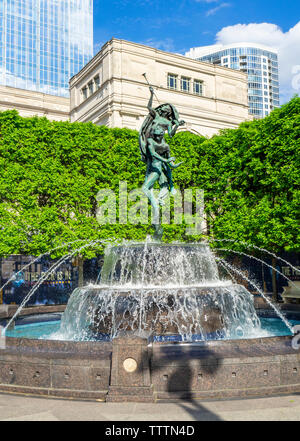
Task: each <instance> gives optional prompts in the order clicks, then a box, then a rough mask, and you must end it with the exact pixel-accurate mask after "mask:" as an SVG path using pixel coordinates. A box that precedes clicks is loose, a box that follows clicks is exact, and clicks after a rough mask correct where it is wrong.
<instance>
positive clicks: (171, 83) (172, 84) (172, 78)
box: [168, 74, 177, 89]
mask: <svg viewBox="0 0 300 441" xmlns="http://www.w3.org/2000/svg"><path fill="white" fill-rule="evenodd" d="M168 88H169V89H177V76H176V75H173V74H168Z"/></svg>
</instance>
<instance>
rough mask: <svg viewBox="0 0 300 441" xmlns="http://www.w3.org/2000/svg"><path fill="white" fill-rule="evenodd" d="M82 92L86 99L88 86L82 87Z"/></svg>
mask: <svg viewBox="0 0 300 441" xmlns="http://www.w3.org/2000/svg"><path fill="white" fill-rule="evenodd" d="M81 92H82V97H83V99H84V100H86V99H87V97H88V92H87V87H86V86H85V87H84V88H83V89H81Z"/></svg>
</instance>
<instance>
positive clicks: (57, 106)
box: [0, 86, 70, 121]
mask: <svg viewBox="0 0 300 441" xmlns="http://www.w3.org/2000/svg"><path fill="white" fill-rule="evenodd" d="M12 109H16V110H17V111H18V112H19V114H20V115H21V116H24V117H27V116H45V117H46V118H48V119H50V120H54V121H68V120H69V119H70V99H69V98H65V97H61V96H54V95H48V94H45V93H41V92H34V91H32V90H25V89H17V88H15V87H9V86H0V111H4V110H12Z"/></svg>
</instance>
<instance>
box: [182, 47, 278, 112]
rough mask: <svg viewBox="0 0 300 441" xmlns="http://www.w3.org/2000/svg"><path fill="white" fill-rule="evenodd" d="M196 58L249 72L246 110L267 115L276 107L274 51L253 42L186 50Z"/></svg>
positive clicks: (276, 71) (275, 52) (275, 56)
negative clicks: (247, 106) (247, 108)
mask: <svg viewBox="0 0 300 441" xmlns="http://www.w3.org/2000/svg"><path fill="white" fill-rule="evenodd" d="M185 55H186V56H187V57H191V58H195V59H197V60H199V61H206V62H208V63H213V64H216V65H220V66H224V67H229V68H231V69H238V70H241V71H243V72H246V73H247V74H248V101H249V113H251V114H252V115H254V117H256V118H263V117H264V116H267V115H268V114H269V113H270V112H271V111H272V110H273V109H274V108H276V107H279V105H280V103H279V79H278V55H277V51H275V50H274V49H271V48H268V47H267V46H262V45H257V44H253V43H238V44H237V43H235V44H232V45H226V46H223V45H214V46H205V47H196V48H192V49H190V50H189V52H187V53H186V54H185Z"/></svg>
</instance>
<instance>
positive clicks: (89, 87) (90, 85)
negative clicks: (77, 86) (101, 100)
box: [88, 81, 94, 96]
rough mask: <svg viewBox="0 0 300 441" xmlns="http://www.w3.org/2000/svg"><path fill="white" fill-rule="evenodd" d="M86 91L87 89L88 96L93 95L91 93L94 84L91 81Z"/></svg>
mask: <svg viewBox="0 0 300 441" xmlns="http://www.w3.org/2000/svg"><path fill="white" fill-rule="evenodd" d="M88 89H89V96H91V95H93V93H94V83H93V81H90V82H89V83H88Z"/></svg>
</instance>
